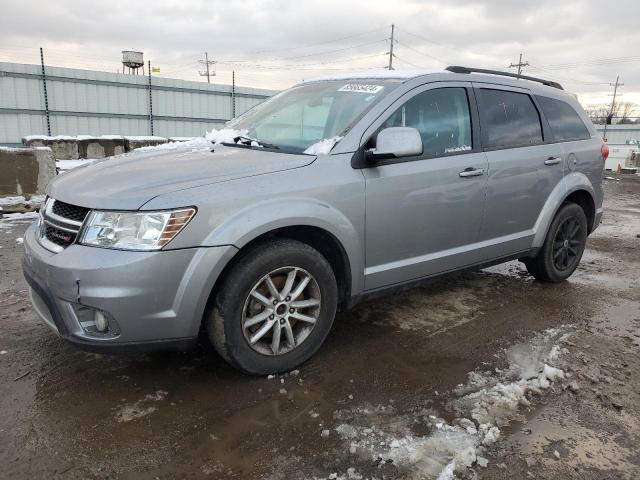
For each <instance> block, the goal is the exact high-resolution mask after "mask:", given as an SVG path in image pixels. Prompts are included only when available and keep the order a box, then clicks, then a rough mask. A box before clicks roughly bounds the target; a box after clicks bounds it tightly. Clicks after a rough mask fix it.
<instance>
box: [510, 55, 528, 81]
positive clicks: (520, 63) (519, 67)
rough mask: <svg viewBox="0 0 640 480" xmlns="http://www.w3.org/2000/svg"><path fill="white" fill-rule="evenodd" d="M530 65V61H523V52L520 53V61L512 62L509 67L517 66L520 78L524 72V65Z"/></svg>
mask: <svg viewBox="0 0 640 480" xmlns="http://www.w3.org/2000/svg"><path fill="white" fill-rule="evenodd" d="M528 66H529V62H524V63H522V53H520V59H519V60H518V63H512V64H510V65H509V68H517V69H518V78H520V75H521V74H522V67H528Z"/></svg>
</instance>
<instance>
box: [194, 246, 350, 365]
mask: <svg viewBox="0 0 640 480" xmlns="http://www.w3.org/2000/svg"><path fill="white" fill-rule="evenodd" d="M242 255H243V256H242V257H240V259H239V260H238V261H237V263H236V264H235V265H234V266H233V267H232V269H231V271H230V272H229V274H228V275H227V276H226V277H225V278H224V279H223V281H224V284H223V286H222V288H221V289H220V290H219V291H218V294H217V295H216V299H215V305H214V308H213V309H212V310H211V311H210V312H209V314H208V315H207V318H206V319H205V322H206V329H207V333H208V335H209V338H210V340H211V342H212V343H213V345H214V347H215V349H216V350H217V351H218V353H219V354H220V355H221V356H222V357H223V358H224V359H225V360H227V361H228V362H229V363H230V364H232V365H233V366H235V367H236V368H238V369H240V370H242V371H243V372H245V373H250V374H256V375H266V374H269V373H278V372H284V371H288V370H292V369H294V368H296V367H297V366H298V365H300V364H301V363H303V362H304V361H306V360H307V359H308V358H309V357H311V356H312V355H313V354H314V353H315V352H316V351H317V350H318V348H319V347H320V345H321V344H322V343H323V342H324V340H325V338H326V336H327V334H328V333H329V330H330V329H331V325H332V324H333V319H334V316H335V313H336V308H337V299H338V293H337V284H336V279H335V276H334V273H333V270H332V268H331V266H330V265H329V262H327V260H326V258H325V257H324V256H323V255H322V254H320V253H319V252H318V251H317V250H315V249H313V248H312V247H310V246H308V245H306V244H304V243H302V242H298V241H295V240H287V239H278V240H272V241H269V242H266V243H263V244H261V245H258V246H257V247H254V248H253V249H252V250H250V251H248V252H246V253H244V254H242Z"/></svg>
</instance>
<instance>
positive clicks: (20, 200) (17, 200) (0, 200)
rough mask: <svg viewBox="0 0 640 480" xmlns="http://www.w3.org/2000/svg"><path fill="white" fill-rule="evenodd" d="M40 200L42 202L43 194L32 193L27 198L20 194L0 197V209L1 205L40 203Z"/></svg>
mask: <svg viewBox="0 0 640 480" xmlns="http://www.w3.org/2000/svg"><path fill="white" fill-rule="evenodd" d="M42 202H44V195H32V196H31V197H30V198H29V200H27V199H26V198H25V197H23V196H22V195H13V196H9V197H0V210H2V206H5V207H8V206H11V205H40V204H41V203H42Z"/></svg>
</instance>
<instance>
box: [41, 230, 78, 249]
mask: <svg viewBox="0 0 640 480" xmlns="http://www.w3.org/2000/svg"><path fill="white" fill-rule="evenodd" d="M44 230H45V231H44V236H45V237H46V239H47V240H49V241H50V242H53V243H55V244H56V245H59V246H61V247H62V248H66V247H68V246H69V245H71V244H72V243H73V242H74V241H75V240H76V235H75V234H73V233H70V232H65V231H64V230H60V229H59V228H56V227H52V226H51V225H45V227H44Z"/></svg>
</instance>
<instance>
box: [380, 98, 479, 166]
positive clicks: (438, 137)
mask: <svg viewBox="0 0 640 480" xmlns="http://www.w3.org/2000/svg"><path fill="white" fill-rule="evenodd" d="M387 127H413V128H416V129H418V131H419V132H420V136H421V137H422V146H423V153H422V158H432V157H439V156H442V155H446V154H451V153H455V152H464V151H468V150H471V149H472V148H473V145H472V140H471V115H470V114H469V99H468V97H467V91H466V90H465V89H464V88H461V87H448V88H436V89H433V90H427V91H425V92H422V93H419V94H417V95H416V96H414V97H413V98H411V99H410V100H408V101H407V102H406V103H405V104H404V105H402V106H401V107H400V108H398V109H397V110H396V111H395V112H393V113H392V114H391V116H390V117H389V118H388V119H387V120H386V121H385V122H384V123H383V124H382V126H381V127H380V130H382V129H383V128H387Z"/></svg>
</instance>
